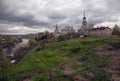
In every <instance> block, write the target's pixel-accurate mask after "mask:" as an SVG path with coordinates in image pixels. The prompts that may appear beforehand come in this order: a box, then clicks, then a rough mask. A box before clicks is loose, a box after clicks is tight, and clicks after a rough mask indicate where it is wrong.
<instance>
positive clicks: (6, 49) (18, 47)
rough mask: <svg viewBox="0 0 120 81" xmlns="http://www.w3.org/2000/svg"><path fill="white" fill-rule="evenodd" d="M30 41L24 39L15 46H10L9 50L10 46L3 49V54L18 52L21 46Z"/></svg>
mask: <svg viewBox="0 0 120 81" xmlns="http://www.w3.org/2000/svg"><path fill="white" fill-rule="evenodd" d="M28 42H29V39H22V42H20V43H17V44H15V46H13V47H10V49H9V50H8V48H5V49H3V54H4V55H5V56H6V55H8V53H9V54H14V53H15V52H17V50H18V49H20V48H21V47H23V46H24V45H26V44H27V43H28ZM8 51H9V52H8Z"/></svg>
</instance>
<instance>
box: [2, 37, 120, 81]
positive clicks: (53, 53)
mask: <svg viewBox="0 0 120 81" xmlns="http://www.w3.org/2000/svg"><path fill="white" fill-rule="evenodd" d="M114 40H116V41H118V40H120V38H85V39H83V38H76V39H71V40H67V41H62V42H56V43H48V44H46V47H47V48H46V49H45V50H42V51H36V49H37V48H38V47H36V48H34V49H33V50H31V51H30V52H29V53H28V55H27V56H26V57H25V59H23V61H22V62H21V63H20V64H18V65H17V66H16V67H14V68H13V69H12V70H11V71H10V72H9V73H10V78H13V80H14V81H17V80H19V79H21V78H24V77H27V76H29V77H31V76H34V74H35V73H36V72H38V71H39V72H42V74H41V75H38V76H37V77H34V78H33V81H41V80H42V81H48V79H46V77H47V74H46V73H47V72H48V71H50V70H52V69H53V68H55V67H59V65H60V64H61V63H63V64H64V65H69V66H70V67H72V68H73V69H74V70H75V71H76V73H78V74H79V73H80V74H83V75H85V72H86V71H88V70H89V71H91V72H93V69H96V68H98V70H101V68H102V67H104V66H105V65H107V63H108V62H109V58H110V56H104V57H99V56H98V55H97V54H96V53H95V51H92V48H94V47H97V46H102V45H107V44H108V43H109V42H111V41H114ZM65 57H67V58H68V59H67V60H65V59H64V58H65ZM77 57H79V58H77ZM77 62H85V63H83V64H82V65H77ZM57 70H58V71H59V72H60V70H59V69H57ZM93 73H94V72H93ZM102 73H103V74H105V75H104V76H102V75H101V76H99V75H100V74H102ZM102 73H100V72H97V71H96V74H97V75H96V76H94V77H90V76H87V75H85V76H87V77H89V78H90V79H91V81H104V80H101V79H100V78H103V77H105V79H106V77H107V76H106V75H107V73H105V72H104V71H102ZM16 74H18V75H16ZM28 74H29V75H28ZM94 74H95V73H94ZM12 75H15V76H14V77H11V76H12ZM63 75H64V74H61V72H60V73H56V75H55V78H53V81H55V80H59V81H60V80H62V78H58V77H63ZM56 77H57V78H58V79H57V78H56ZM72 77H73V76H67V79H68V81H69V80H71V81H72ZM3 81H4V80H3ZM65 81H67V80H65ZM106 81H107V80H106Z"/></svg>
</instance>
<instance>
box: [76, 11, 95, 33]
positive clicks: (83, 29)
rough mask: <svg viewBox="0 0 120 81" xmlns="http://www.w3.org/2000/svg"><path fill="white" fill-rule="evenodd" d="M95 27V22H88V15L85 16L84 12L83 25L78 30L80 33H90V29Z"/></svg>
mask: <svg viewBox="0 0 120 81" xmlns="http://www.w3.org/2000/svg"><path fill="white" fill-rule="evenodd" d="M92 28H94V25H93V24H88V23H87V20H86V16H85V12H84V16H83V18H82V26H81V28H80V29H79V30H78V33H79V34H82V35H88V30H90V29H92Z"/></svg>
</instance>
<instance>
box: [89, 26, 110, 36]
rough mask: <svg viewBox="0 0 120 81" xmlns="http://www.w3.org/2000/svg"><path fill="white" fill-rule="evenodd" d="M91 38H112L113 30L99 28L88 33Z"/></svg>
mask: <svg viewBox="0 0 120 81" xmlns="http://www.w3.org/2000/svg"><path fill="white" fill-rule="evenodd" d="M88 34H89V36H91V37H110V36H112V29H111V28H109V27H97V28H92V29H90V30H89V31H88Z"/></svg>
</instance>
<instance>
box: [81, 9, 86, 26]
mask: <svg viewBox="0 0 120 81" xmlns="http://www.w3.org/2000/svg"><path fill="white" fill-rule="evenodd" d="M82 20H83V21H82V26H86V25H87V21H86V17H85V11H84V16H83V18H82Z"/></svg>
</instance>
